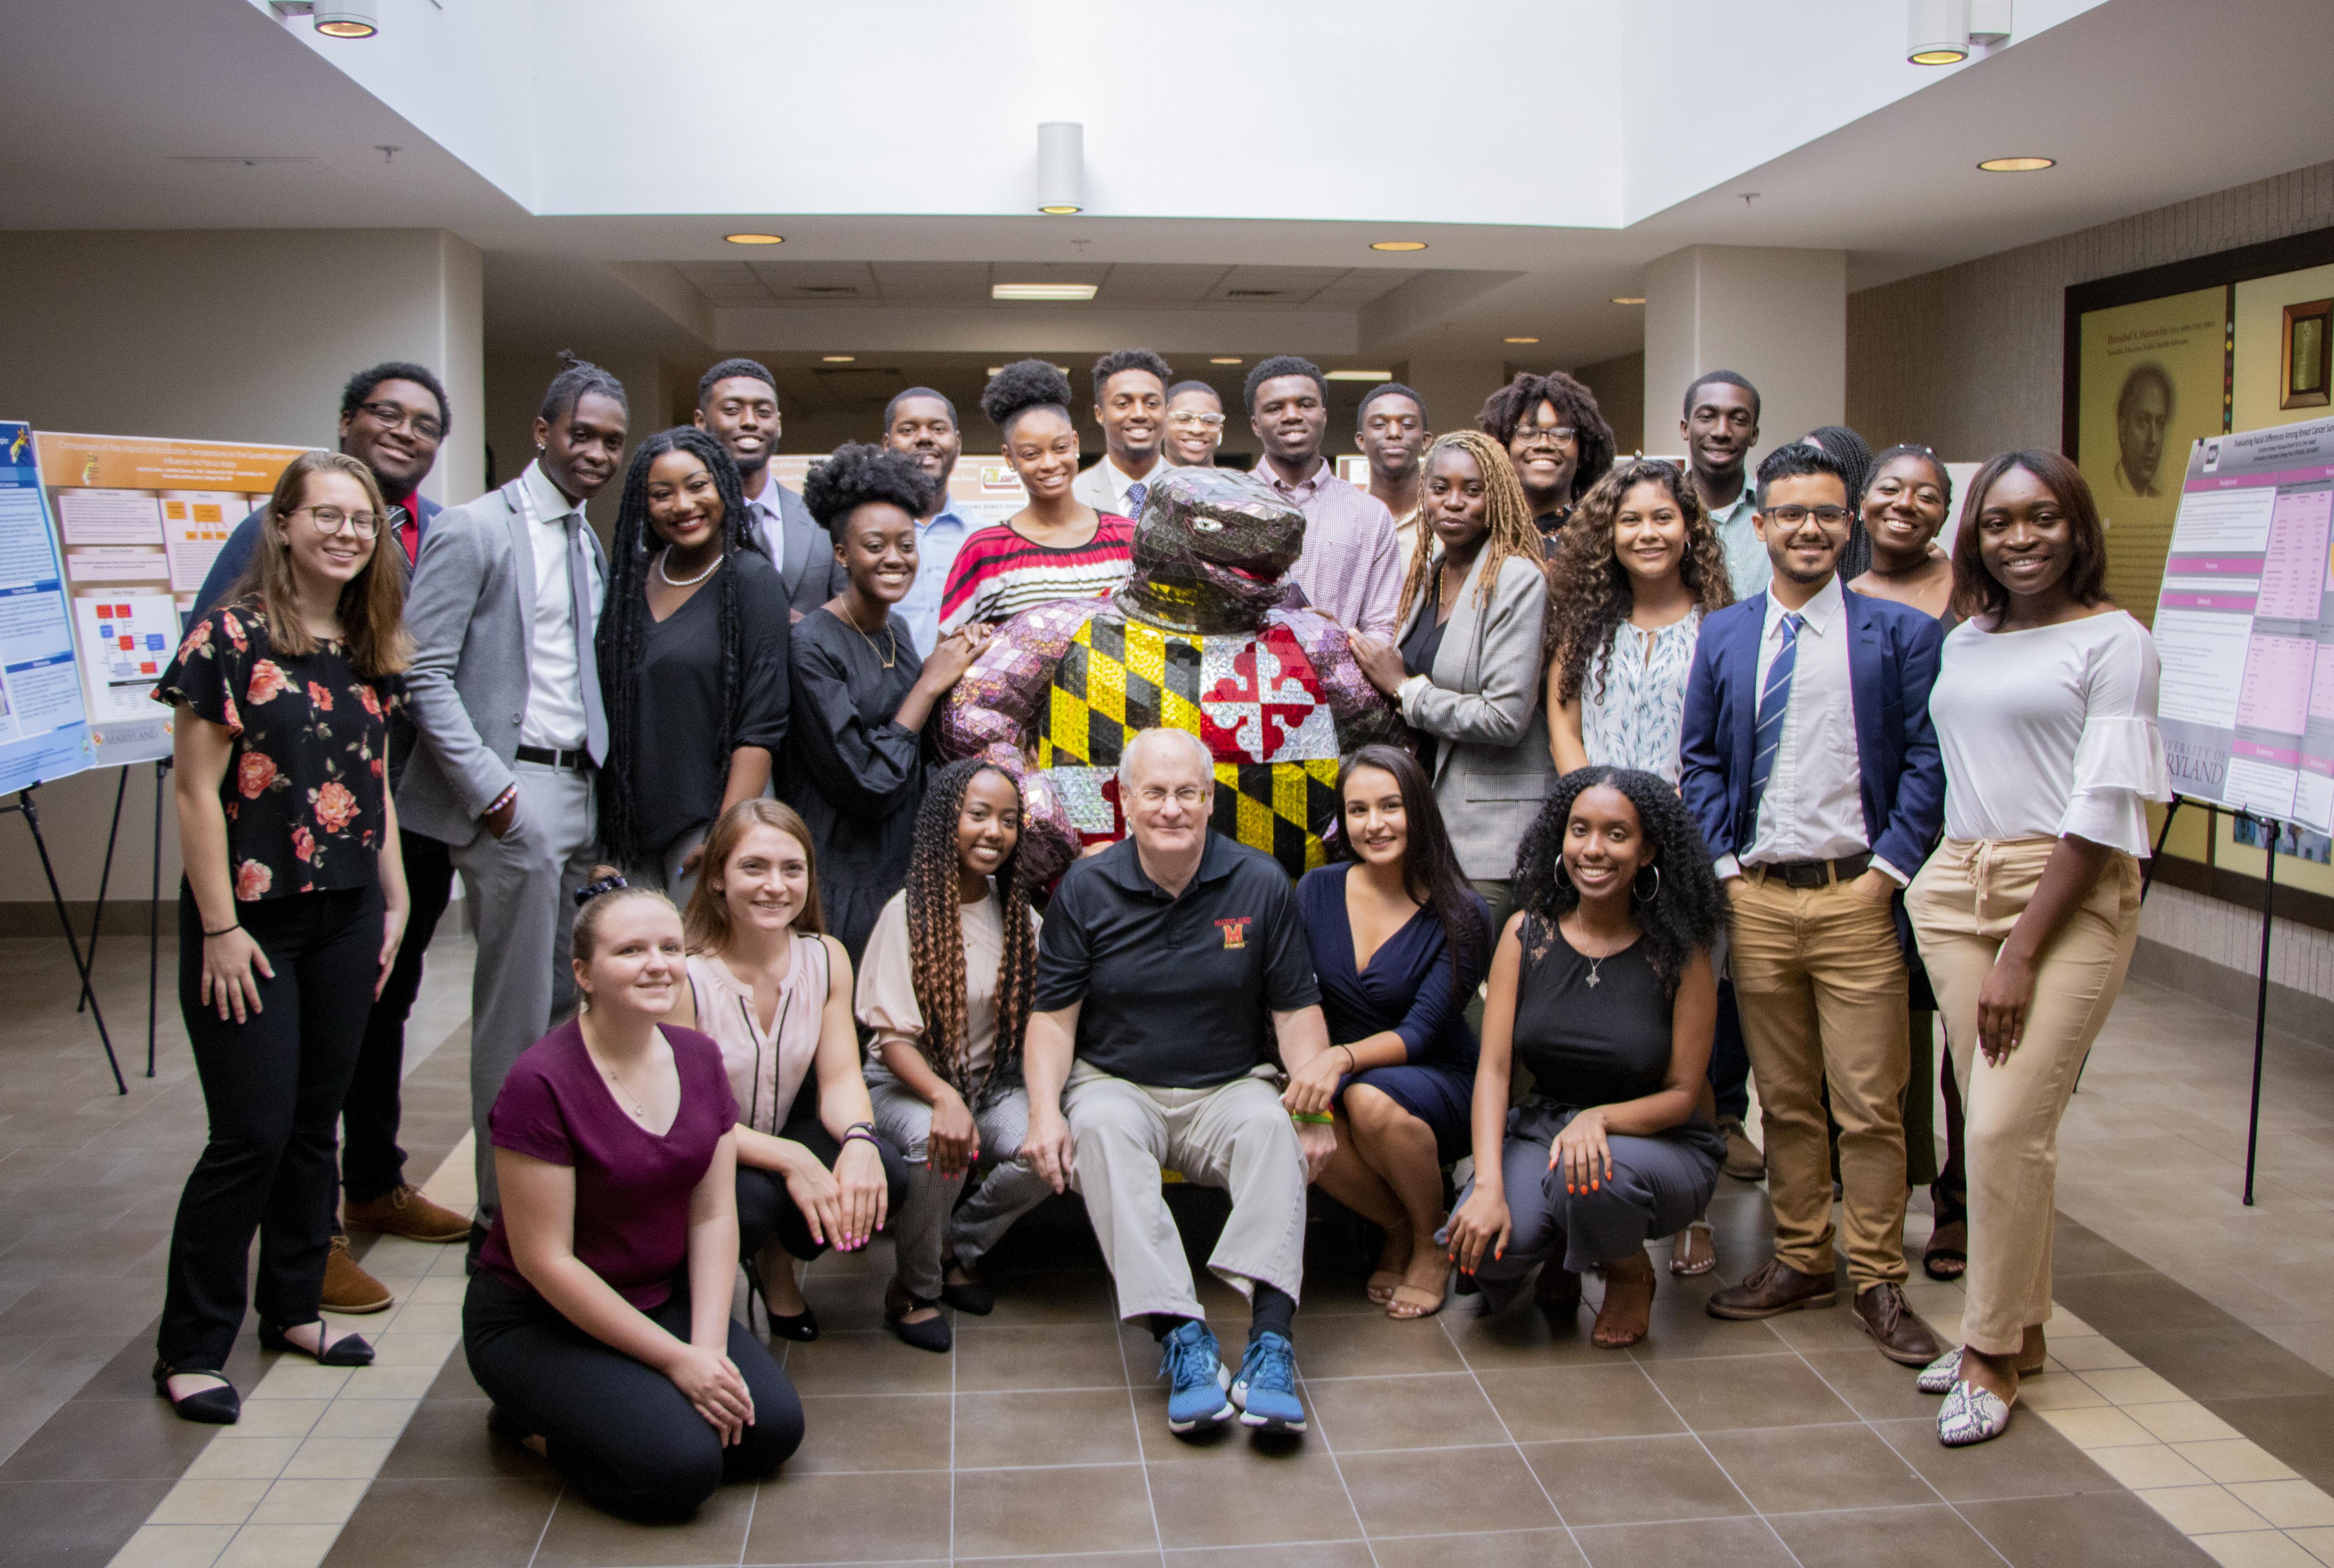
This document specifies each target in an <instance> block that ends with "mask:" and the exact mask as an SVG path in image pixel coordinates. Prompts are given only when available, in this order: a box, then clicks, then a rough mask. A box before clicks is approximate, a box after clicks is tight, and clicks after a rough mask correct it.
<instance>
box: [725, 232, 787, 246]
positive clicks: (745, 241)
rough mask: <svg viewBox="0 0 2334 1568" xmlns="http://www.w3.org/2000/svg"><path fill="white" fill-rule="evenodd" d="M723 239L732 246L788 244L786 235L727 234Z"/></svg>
mask: <svg viewBox="0 0 2334 1568" xmlns="http://www.w3.org/2000/svg"><path fill="white" fill-rule="evenodd" d="M721 237H722V238H723V239H726V240H728V242H729V243H730V244H731V245H784V244H786V236H784V235H775V234H725V235H723V236H721Z"/></svg>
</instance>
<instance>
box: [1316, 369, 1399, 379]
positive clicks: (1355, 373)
mask: <svg viewBox="0 0 2334 1568" xmlns="http://www.w3.org/2000/svg"><path fill="white" fill-rule="evenodd" d="M1329 379H1330V380H1333V381H1391V380H1394V372H1393V371H1392V370H1331V371H1330V372H1329Z"/></svg>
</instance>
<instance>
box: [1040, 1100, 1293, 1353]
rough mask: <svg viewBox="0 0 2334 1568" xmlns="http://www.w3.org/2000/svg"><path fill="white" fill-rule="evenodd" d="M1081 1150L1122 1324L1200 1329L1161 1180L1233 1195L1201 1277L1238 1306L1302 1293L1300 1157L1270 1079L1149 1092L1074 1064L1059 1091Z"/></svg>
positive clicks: (1195, 1296) (1081, 1185)
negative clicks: (1222, 1288) (1245, 1299)
mask: <svg viewBox="0 0 2334 1568" xmlns="http://www.w3.org/2000/svg"><path fill="white" fill-rule="evenodd" d="M1062 1113H1063V1115H1064V1116H1065V1117H1066V1118H1067V1120H1068V1121H1069V1124H1070V1133H1071V1135H1072V1136H1073V1137H1074V1138H1075V1139H1076V1140H1077V1156H1076V1159H1077V1169H1076V1170H1075V1173H1074V1176H1073V1179H1074V1182H1075V1186H1076V1187H1077V1189H1078V1191H1079V1193H1080V1194H1081V1195H1082V1196H1083V1197H1084V1198H1085V1200H1086V1218H1087V1219H1088V1220H1089V1221H1091V1222H1092V1223H1093V1225H1094V1228H1095V1240H1097V1241H1099V1242H1100V1243H1102V1255H1103V1257H1104V1259H1105V1260H1107V1261H1108V1263H1109V1264H1110V1273H1111V1278H1112V1279H1113V1281H1114V1282H1115V1283H1116V1284H1117V1286H1118V1315H1119V1316H1120V1317H1122V1318H1139V1317H1143V1316H1144V1315H1146V1314H1148V1313H1173V1314H1174V1315H1175V1316H1177V1317H1187V1318H1202V1319H1204V1318H1205V1317H1206V1316H1207V1315H1208V1314H1207V1313H1206V1311H1205V1310H1204V1309H1202V1308H1201V1305H1200V1295H1199V1292H1198V1290H1197V1289H1196V1288H1195V1287H1194V1286H1193V1284H1192V1282H1191V1263H1190V1261H1189V1260H1188V1259H1186V1258H1185V1257H1184V1255H1183V1238H1182V1236H1181V1235H1180V1234H1179V1233H1178V1232H1177V1231H1176V1229H1175V1217H1174V1216H1173V1215H1172V1213H1170V1212H1169V1211H1168V1208H1167V1200H1166V1198H1165V1197H1164V1196H1163V1195H1162V1178H1161V1174H1160V1173H1161V1170H1162V1168H1163V1167H1172V1168H1173V1169H1176V1170H1179V1171H1181V1172H1182V1174H1183V1175H1184V1176H1185V1177H1187V1178H1190V1179H1191V1180H1193V1181H1198V1182H1204V1183H1205V1184H1207V1185H1208V1186H1210V1187H1220V1188H1225V1189H1226V1190H1227V1191H1229V1192H1230V1194H1231V1198H1232V1212H1231V1217H1230V1218H1229V1219H1227V1220H1226V1221H1224V1234H1223V1236H1222V1237H1221V1238H1220V1240H1218V1241H1217V1243H1216V1250H1215V1252H1214V1253H1213V1254H1212V1255H1210V1257H1209V1259H1208V1267H1209V1269H1210V1271H1211V1272H1213V1273H1214V1274H1215V1275H1217V1276H1218V1277H1219V1278H1220V1279H1222V1280H1223V1281H1224V1283H1225V1284H1229V1285H1230V1286H1231V1287H1232V1288H1233V1289H1234V1290H1237V1291H1239V1293H1240V1294H1242V1295H1252V1294H1253V1288H1252V1287H1253V1284H1254V1282H1255V1281H1258V1280H1262V1281H1263V1282H1264V1283H1265V1284H1268V1285H1272V1286H1274V1287H1276V1288H1278V1289H1279V1290H1283V1291H1286V1292H1288V1295H1289V1299H1291V1300H1292V1301H1293V1300H1297V1299H1299V1297H1300V1295H1301V1293H1302V1291H1303V1288H1304V1284H1305V1188H1306V1186H1307V1182H1306V1177H1305V1153H1304V1150H1301V1149H1299V1148H1298V1147H1297V1129H1296V1126H1295V1124H1293V1123H1292V1122H1291V1121H1289V1120H1288V1107H1286V1106H1284V1105H1283V1104H1281V1102H1280V1092H1279V1091H1278V1090H1277V1089H1275V1088H1274V1087H1273V1086H1272V1083H1271V1082H1270V1080H1268V1079H1265V1078H1261V1077H1249V1078H1235V1079H1233V1080H1232V1081H1231V1082H1229V1083H1219V1084H1217V1085H1215V1086H1214V1087H1213V1088H1210V1089H1153V1088H1151V1087H1148V1086H1147V1085H1144V1084H1140V1083H1129V1082H1127V1081H1126V1080H1124V1078H1113V1077H1112V1076H1111V1075H1110V1074H1108V1073H1101V1072H1097V1071H1096V1070H1095V1069H1094V1068H1092V1067H1089V1066H1087V1065H1086V1064H1085V1063H1083V1062H1081V1063H1078V1064H1077V1065H1075V1067H1073V1068H1071V1069H1070V1078H1069V1082H1068V1083H1067V1084H1066V1086H1065V1087H1064V1088H1063V1091H1062Z"/></svg>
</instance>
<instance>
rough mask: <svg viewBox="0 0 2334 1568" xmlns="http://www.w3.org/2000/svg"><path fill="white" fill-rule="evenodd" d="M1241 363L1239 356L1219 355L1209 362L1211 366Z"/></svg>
mask: <svg viewBox="0 0 2334 1568" xmlns="http://www.w3.org/2000/svg"><path fill="white" fill-rule="evenodd" d="M1239 362H1240V361H1239V357H1238V356H1237V355H1219V356H1217V357H1216V358H1215V359H1212V360H1210V361H1208V363H1210V364H1211V365H1237V364H1239Z"/></svg>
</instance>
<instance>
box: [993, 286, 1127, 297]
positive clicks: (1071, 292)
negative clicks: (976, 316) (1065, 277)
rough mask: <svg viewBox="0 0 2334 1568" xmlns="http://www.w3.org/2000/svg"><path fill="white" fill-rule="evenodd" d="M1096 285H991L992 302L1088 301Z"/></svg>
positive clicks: (1093, 293) (1092, 295)
mask: <svg viewBox="0 0 2334 1568" xmlns="http://www.w3.org/2000/svg"><path fill="white" fill-rule="evenodd" d="M1100 286H1101V285H1100V284H989V298H990V299H992V300H1090V299H1092V298H1094V297H1095V289H1097V288H1099V287H1100Z"/></svg>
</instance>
